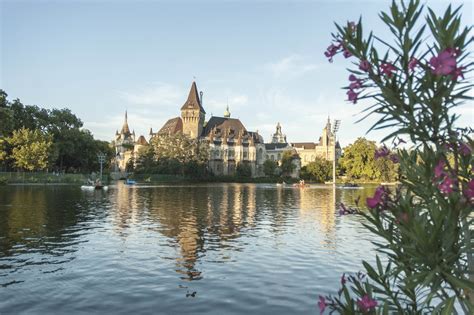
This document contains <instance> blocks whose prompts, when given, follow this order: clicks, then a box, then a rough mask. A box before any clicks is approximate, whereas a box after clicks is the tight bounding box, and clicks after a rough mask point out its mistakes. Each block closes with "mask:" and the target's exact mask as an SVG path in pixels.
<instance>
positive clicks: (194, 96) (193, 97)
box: [181, 81, 206, 114]
mask: <svg viewBox="0 0 474 315" xmlns="http://www.w3.org/2000/svg"><path fill="white" fill-rule="evenodd" d="M186 109H199V111H200V112H202V113H204V114H205V113H206V111H205V110H204V108H203V107H202V105H201V100H200V98H199V94H198V90H197V86H196V82H195V81H193V84H192V85H191V89H190V90H189V94H188V99H187V100H186V103H184V104H183V106H182V107H181V110H186Z"/></svg>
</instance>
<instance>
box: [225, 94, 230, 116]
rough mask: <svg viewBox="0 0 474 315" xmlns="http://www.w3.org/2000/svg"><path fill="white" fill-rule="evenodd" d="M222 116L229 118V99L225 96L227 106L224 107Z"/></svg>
mask: <svg viewBox="0 0 474 315" xmlns="http://www.w3.org/2000/svg"><path fill="white" fill-rule="evenodd" d="M224 117H225V118H230V112H229V99H228V98H227V107H226V108H225V112H224Z"/></svg>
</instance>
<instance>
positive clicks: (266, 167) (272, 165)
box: [263, 160, 278, 176]
mask: <svg viewBox="0 0 474 315" xmlns="http://www.w3.org/2000/svg"><path fill="white" fill-rule="evenodd" d="M277 167H278V164H277V163H276V162H275V161H272V160H265V162H263V173H264V174H265V175H266V176H274V175H275V171H276V169H277Z"/></svg>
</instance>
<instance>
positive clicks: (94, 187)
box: [81, 185, 109, 190]
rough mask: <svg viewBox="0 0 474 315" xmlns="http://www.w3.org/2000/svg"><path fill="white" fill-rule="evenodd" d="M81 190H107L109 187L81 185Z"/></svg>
mask: <svg viewBox="0 0 474 315" xmlns="http://www.w3.org/2000/svg"><path fill="white" fill-rule="evenodd" d="M81 189H82V190H100V189H101V190H107V189H109V186H105V185H82V186H81Z"/></svg>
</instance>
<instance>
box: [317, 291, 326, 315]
mask: <svg viewBox="0 0 474 315" xmlns="http://www.w3.org/2000/svg"><path fill="white" fill-rule="evenodd" d="M318 306H319V312H320V314H322V313H324V310H325V309H326V306H327V304H326V299H325V298H324V296H321V295H320V296H319V302H318Z"/></svg>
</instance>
